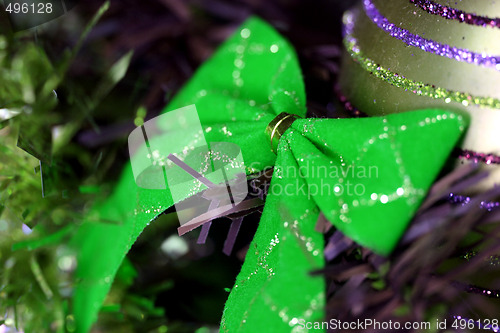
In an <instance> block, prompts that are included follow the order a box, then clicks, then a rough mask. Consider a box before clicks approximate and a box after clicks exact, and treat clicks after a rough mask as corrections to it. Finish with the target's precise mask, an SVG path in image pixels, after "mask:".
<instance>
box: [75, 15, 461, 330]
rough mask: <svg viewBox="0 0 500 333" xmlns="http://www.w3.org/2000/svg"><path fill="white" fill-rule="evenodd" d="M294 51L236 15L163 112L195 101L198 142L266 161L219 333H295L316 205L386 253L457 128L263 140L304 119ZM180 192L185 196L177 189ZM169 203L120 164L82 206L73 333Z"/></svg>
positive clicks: (399, 120) (405, 123) (401, 121)
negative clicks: (259, 204)
mask: <svg viewBox="0 0 500 333" xmlns="http://www.w3.org/2000/svg"><path fill="white" fill-rule="evenodd" d="M305 102H306V99H305V92H304V83H303V80H302V76H301V71H300V67H299V64H298V61H297V57H296V54H295V52H294V50H293V48H292V47H291V46H290V45H289V43H288V42H287V41H286V40H285V39H284V38H283V37H282V36H280V35H279V34H278V33H277V32H276V31H275V30H274V29H273V28H272V27H270V26H269V25H268V24H267V23H265V22H263V21H261V20H260V19H257V18H251V19H249V20H248V21H246V22H245V23H244V24H243V25H242V26H241V27H240V28H239V29H238V31H237V32H236V33H235V34H234V35H233V36H232V37H231V38H229V40H227V41H226V42H225V43H224V44H223V45H222V46H221V47H220V48H219V49H218V51H217V52H216V53H215V54H214V55H213V56H212V58H211V59H210V60H208V61H207V62H206V63H205V64H203V65H202V66H201V67H200V69H199V70H198V71H197V72H196V73H195V75H194V76H193V78H192V79H191V80H190V81H189V82H188V83H187V84H186V85H185V87H184V88H183V89H182V90H181V92H180V93H179V94H178V95H177V96H176V97H175V99H174V100H173V101H172V102H171V103H170V104H169V106H168V107H167V108H166V110H165V111H166V112H168V111H170V110H175V109H178V108H181V107H184V106H187V105H190V104H195V105H196V107H197V110H198V114H199V117H200V120H201V124H202V126H203V127H204V129H205V137H206V140H207V142H232V143H235V144H237V145H238V146H239V147H240V148H241V151H242V154H243V159H244V161H245V165H246V166H247V167H249V168H248V170H247V174H250V173H254V172H257V171H262V170H264V169H266V168H269V167H271V166H274V167H275V170H274V175H273V178H272V182H271V187H270V189H269V194H268V196H267V199H266V203H265V208H264V212H263V215H262V218H261V221H260V223H259V227H258V230H257V232H256V235H255V237H254V239H253V241H252V243H251V244H250V248H249V250H248V254H247V255H246V258H245V262H244V264H243V267H242V270H241V273H240V274H239V275H238V277H237V279H236V283H235V286H234V288H233V289H232V291H231V294H230V296H229V299H228V301H227V304H226V307H225V310H224V315H223V319H222V323H221V331H223V332H231V333H234V332H290V331H301V330H300V329H302V327H303V324H304V323H305V321H321V320H322V318H323V317H324V310H323V307H324V301H325V300H324V290H325V286H324V281H323V279H322V278H321V277H312V276H310V275H309V273H310V272H311V271H312V270H315V269H320V268H322V267H323V265H324V259H323V246H324V244H323V235H322V234H321V233H319V232H316V231H315V230H314V229H315V226H316V222H317V220H318V217H319V214H320V212H322V213H323V214H324V215H325V217H326V218H327V219H328V220H329V221H331V222H332V223H333V224H334V225H335V227H337V228H338V229H339V230H341V231H342V232H343V233H345V234H346V235H347V236H349V237H351V238H352V239H354V240H355V241H357V242H358V243H359V244H361V245H363V246H366V247H369V248H371V249H372V250H373V251H375V252H377V253H380V254H383V255H387V254H389V253H390V252H391V251H392V249H393V248H394V247H395V245H396V244H397V242H398V240H399V238H400V236H401V235H402V233H403V232H404V230H405V228H406V227H407V225H408V223H409V221H410V220H411V218H412V216H413V214H414V213H415V211H416V209H417V208H418V206H419V204H420V203H421V201H422V199H423V198H424V196H425V195H426V192H427V191H428V189H429V187H430V185H431V184H432V182H433V181H434V179H435V177H436V176H437V175H438V173H439V171H440V169H441V168H442V166H443V164H444V162H445V160H446V159H447V157H448V156H449V153H450V151H451V150H452V148H453V147H454V145H455V143H456V142H457V140H458V139H459V138H460V136H461V135H462V133H463V131H464V127H465V125H466V122H465V121H464V120H463V119H462V117H461V116H458V115H455V114H454V113H451V112H447V111H442V110H423V111H414V112H407V113H402V114H395V115H389V116H386V117H374V118H364V119H297V120H296V121H294V122H293V124H292V125H291V127H290V128H289V129H288V130H287V131H286V132H285V133H284V134H283V136H282V137H281V139H280V141H279V145H278V148H277V154H276V155H275V154H274V153H273V152H272V150H271V147H270V142H269V137H268V136H267V135H266V133H265V132H266V127H267V125H268V124H269V123H270V122H271V121H272V120H273V119H274V118H275V117H276V116H277V115H278V114H280V113H282V112H287V113H291V114H295V115H298V116H300V117H304V116H305V114H306V107H305ZM186 195H187V194H186ZM173 204H174V202H173V200H172V197H171V195H170V192H169V190H168V189H164V190H148V189H142V188H138V186H137V185H136V183H135V180H134V175H133V173H132V168H131V165H130V164H128V165H127V166H126V167H125V170H124V172H123V174H122V176H121V178H120V181H119V183H118V185H117V186H116V189H115V190H114V192H113V194H112V195H111V197H110V198H109V199H108V200H106V201H105V202H102V203H99V204H97V205H95V207H93V209H92V211H91V214H90V215H89V219H92V220H102V221H106V220H110V221H119V223H114V224H113V223H95V222H87V223H84V224H82V225H81V226H80V228H79V230H78V232H77V234H76V235H75V237H74V239H73V241H72V244H73V245H74V247H75V248H76V250H77V251H78V268H77V271H76V277H77V284H76V286H75V290H74V300H73V301H74V302H73V310H74V315H75V321H76V328H77V332H87V331H88V330H89V329H90V327H91V325H92V323H93V322H94V321H95V320H96V318H97V313H98V311H99V308H100V306H101V304H102V302H103V301H104V298H105V296H106V294H107V292H108V291H109V288H110V285H111V283H112V281H113V278H114V276H115V274H116V271H117V269H118V268H119V265H120V263H121V261H122V260H123V258H124V257H125V255H126V254H127V252H128V250H129V249H130V247H131V245H132V244H133V243H134V242H135V240H136V239H137V237H138V236H139V234H140V233H141V231H142V230H143V229H144V228H145V227H146V226H147V225H148V224H149V223H150V222H151V221H153V220H154V219H155V217H156V216H158V215H159V213H161V212H163V211H164V210H165V209H167V208H168V207H170V206H172V205H173Z"/></svg>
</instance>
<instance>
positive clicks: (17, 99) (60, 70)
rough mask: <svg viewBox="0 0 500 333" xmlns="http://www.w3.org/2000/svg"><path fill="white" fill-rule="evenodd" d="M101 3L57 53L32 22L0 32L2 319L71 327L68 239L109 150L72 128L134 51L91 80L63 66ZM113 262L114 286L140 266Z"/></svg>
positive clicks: (88, 118)
mask: <svg viewBox="0 0 500 333" xmlns="http://www.w3.org/2000/svg"><path fill="white" fill-rule="evenodd" d="M108 7H109V3H108V2H106V3H105V4H104V5H103V6H102V7H101V9H100V10H99V11H98V13H97V14H96V15H95V16H94V18H93V19H92V20H91V22H90V23H89V24H88V25H87V27H86V28H85V30H84V31H83V33H82V36H81V38H80V40H79V42H78V43H77V45H76V47H75V48H73V49H72V50H70V51H67V52H66V53H64V54H62V56H61V57H60V59H52V58H51V57H49V56H48V55H47V53H46V52H45V50H44V49H43V48H42V47H41V46H39V45H38V44H37V43H36V42H35V41H31V38H27V37H29V35H30V34H31V33H32V32H30V31H28V32H21V33H16V34H12V33H8V32H3V33H1V34H0V240H1V241H0V313H1V314H2V315H1V317H0V320H1V322H2V324H5V325H7V326H9V327H15V328H16V329H17V330H20V331H21V330H22V331H24V332H37V333H38V332H67V331H69V332H71V331H74V323H73V316H72V315H71V303H70V301H69V300H70V298H71V295H72V289H73V284H74V277H73V271H74V269H75V267H76V254H75V253H74V252H72V251H71V250H70V249H69V248H67V247H66V245H65V244H66V243H67V242H68V239H69V237H70V236H71V235H72V233H73V232H74V230H75V228H76V227H77V226H78V224H79V223H80V222H81V220H82V216H84V214H85V213H86V210H87V208H88V204H89V202H90V201H92V200H95V199H96V198H99V196H100V195H103V194H105V192H106V186H102V185H101V186H97V184H101V183H102V181H103V179H104V178H105V175H106V174H107V173H109V170H110V167H111V166H112V164H113V160H114V157H115V153H114V151H112V150H109V151H107V154H105V153H106V152H104V154H103V151H98V152H95V151H91V150H89V149H87V148H84V147H82V146H81V145H79V144H78V143H76V140H74V137H75V134H76V133H77V132H78V131H80V130H81V129H82V128H85V127H88V126H89V124H90V126H92V124H93V118H92V117H93V112H94V111H95V109H96V108H98V107H99V105H100V104H101V103H102V101H103V100H104V99H105V98H106V96H107V95H108V94H109V93H110V92H111V91H112V90H113V89H114V87H115V86H116V85H117V84H118V83H119V82H120V81H121V80H122V79H123V77H124V76H125V74H126V72H127V69H128V67H129V64H130V61H131V59H132V52H129V53H127V54H125V55H124V56H123V57H122V58H120V59H119V60H118V61H116V63H115V64H114V65H112V66H111V67H110V68H109V70H107V71H106V72H103V73H101V74H100V75H101V77H102V79H101V80H100V82H99V83H98V84H97V85H95V86H94V88H93V89H90V90H88V89H87V90H86V89H82V88H81V87H80V84H79V82H75V81H74V78H72V77H71V76H70V75H67V73H68V70H70V69H71V66H72V64H73V62H74V61H75V59H76V54H77V52H78V51H79V49H80V48H81V46H82V45H83V41H84V40H85V38H86V36H87V35H88V33H89V32H90V30H91V29H92V27H93V26H94V25H95V24H96V23H97V21H98V20H99V18H100V17H101V16H102V15H103V14H104V12H105V11H106V9H107V8H108ZM61 93H63V94H64V99H62V100H61V99H60V98H59V97H58V94H61ZM75 165H77V166H78V167H77V168H75V167H74V166H75ZM23 228H24V229H23ZM120 272H121V275H120V277H121V278H120V279H118V282H117V288H118V289H119V288H121V289H126V288H128V287H129V286H130V285H131V283H132V281H133V279H134V278H135V276H136V274H137V273H136V272H135V270H134V268H133V266H131V265H130V263H129V265H128V266H125V267H124V268H123V269H122V270H120ZM123 281H125V282H124V283H123ZM120 301H121V300H120ZM127 302H128V303H129V304H136V303H137V304H138V305H133V306H131V308H133V309H135V308H134V306H144V304H145V305H146V306H147V307H151V306H152V305H151V304H150V303H147V304H146V303H144V300H141V302H142V303H141V302H135V301H134V302H131V301H130V300H127ZM139 303H141V304H142V305H140V304H139ZM129 307H130V306H129ZM153 308H154V307H153ZM134 311H135V310H134ZM4 315H5V317H4Z"/></svg>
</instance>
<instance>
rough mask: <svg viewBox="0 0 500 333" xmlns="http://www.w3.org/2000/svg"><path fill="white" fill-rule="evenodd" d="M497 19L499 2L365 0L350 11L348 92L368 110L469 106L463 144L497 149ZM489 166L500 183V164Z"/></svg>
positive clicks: (344, 74)
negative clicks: (467, 127) (468, 123)
mask: <svg viewBox="0 0 500 333" xmlns="http://www.w3.org/2000/svg"><path fill="white" fill-rule="evenodd" d="M496 18H500V1H493V0H474V1H443V0H441V1H427V0H424V1H417V0H361V3H360V5H358V6H357V7H356V8H355V9H354V10H352V11H351V12H350V13H348V14H346V16H345V18H344V21H345V22H344V23H345V28H346V36H345V40H344V42H345V46H346V52H345V55H344V59H343V64H342V71H341V75H340V80H339V83H340V88H341V92H342V93H343V94H344V95H345V96H346V98H347V99H348V100H349V101H350V102H351V103H352V104H353V105H354V106H355V107H356V108H358V109H359V110H361V111H362V112H364V113H366V114H368V115H382V114H389V113H395V112H405V111H410V110H416V109H424V108H445V109H449V110H454V111H457V112H460V113H464V114H465V113H467V114H469V116H470V117H469V118H470V127H469V130H468V132H467V134H466V136H465V138H464V141H463V143H462V145H461V148H462V149H464V150H472V151H474V152H477V153H483V154H494V155H497V156H498V155H500V19H496ZM436 144H439V142H436ZM492 156H493V155H492ZM422 158H425V156H422ZM489 160H490V161H494V158H493V157H492V158H489ZM485 167H487V168H491V169H493V175H492V178H490V179H489V180H488V182H489V185H491V184H493V183H500V167H499V165H498V164H495V163H491V164H490V165H486V163H485Z"/></svg>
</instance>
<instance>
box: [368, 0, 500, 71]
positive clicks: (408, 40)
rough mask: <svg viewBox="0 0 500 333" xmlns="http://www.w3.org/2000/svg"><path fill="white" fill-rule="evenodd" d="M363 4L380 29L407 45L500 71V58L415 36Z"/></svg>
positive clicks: (369, 2)
mask: <svg viewBox="0 0 500 333" xmlns="http://www.w3.org/2000/svg"><path fill="white" fill-rule="evenodd" d="M363 4H364V7H365V12H366V15H367V16H368V17H369V18H370V19H371V20H372V21H373V23H375V24H376V25H377V26H378V27H379V28H380V29H382V30H384V31H385V32H387V33H389V34H390V35H391V36H392V37H394V38H397V39H399V40H401V41H403V42H404V43H405V44H406V45H409V46H413V47H418V48H419V49H421V50H424V51H425V52H430V53H433V54H436V55H439V56H441V57H447V58H450V59H455V60H457V61H461V62H467V63H470V64H475V65H478V66H484V67H492V68H494V69H496V70H498V71H500V56H489V55H486V54H485V53H475V52H471V51H469V50H467V49H460V48H457V47H452V46H450V45H447V44H441V43H438V42H435V41H433V40H430V39H426V38H423V37H420V36H418V35H414V34H412V33H410V32H409V31H408V30H406V29H403V28H399V27H398V26H396V25H395V24H394V23H391V22H389V20H388V19H387V18H385V17H384V16H383V15H382V14H381V13H380V12H379V11H378V9H377V8H376V7H375V5H374V4H373V2H371V0H364V1H363Z"/></svg>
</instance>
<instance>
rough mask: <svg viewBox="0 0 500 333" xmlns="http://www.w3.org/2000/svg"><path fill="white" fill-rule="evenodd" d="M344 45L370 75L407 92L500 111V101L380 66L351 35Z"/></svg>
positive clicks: (348, 35)
mask: <svg viewBox="0 0 500 333" xmlns="http://www.w3.org/2000/svg"><path fill="white" fill-rule="evenodd" d="M344 45H345V47H346V49H347V51H348V52H349V53H350V54H351V57H352V58H353V59H354V61H356V62H357V63H358V64H360V65H361V67H362V68H363V69H364V70H366V71H369V72H370V74H372V75H374V76H375V77H377V78H379V79H382V80H384V81H386V82H387V83H389V84H391V85H393V86H396V87H398V88H403V89H404V90H405V91H411V92H413V93H414V94H417V95H421V96H427V97H431V98H435V99H443V100H444V101H445V103H450V102H458V103H461V104H462V105H464V106H469V105H470V104H475V105H478V106H480V107H483V108H492V109H500V100H499V99H496V98H493V97H478V96H473V95H469V94H467V93H463V92H459V91H453V90H447V89H444V88H440V87H436V86H435V85H431V84H426V83H423V82H417V81H413V80H410V79H407V78H405V77H404V76H401V75H398V74H397V73H394V72H391V71H390V70H387V69H385V68H383V67H381V66H379V65H378V64H376V63H375V62H374V61H373V60H372V59H370V58H367V57H365V56H364V55H363V53H362V52H361V50H360V47H359V45H358V43H357V40H356V38H354V37H353V36H352V35H351V34H346V36H345V38H344Z"/></svg>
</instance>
